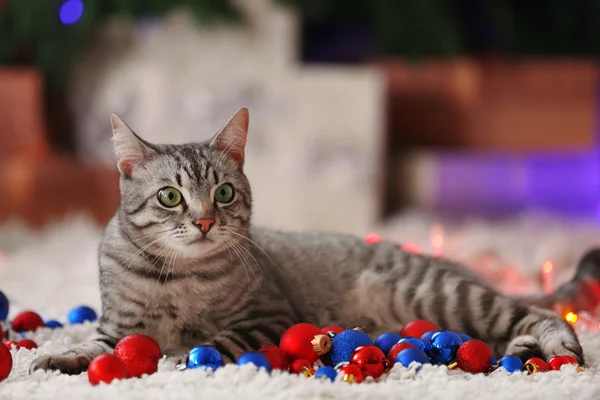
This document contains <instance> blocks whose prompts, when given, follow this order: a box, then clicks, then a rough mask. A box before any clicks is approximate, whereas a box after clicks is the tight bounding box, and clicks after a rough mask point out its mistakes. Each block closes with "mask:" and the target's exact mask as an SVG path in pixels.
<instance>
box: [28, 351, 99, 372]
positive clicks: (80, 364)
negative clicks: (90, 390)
mask: <svg viewBox="0 0 600 400" xmlns="http://www.w3.org/2000/svg"><path fill="white" fill-rule="evenodd" d="M89 365H90V360H89V359H88V358H87V357H86V356H84V355H81V354H75V353H71V352H67V353H63V354H59V355H51V356H43V357H39V358H37V359H35V360H34V361H33V363H32V364H31V366H30V367H29V373H30V374H31V373H33V372H35V371H37V370H44V371H60V372H62V373H63V374H69V375H77V374H80V373H82V372H85V371H86V370H87V369H88V366H89Z"/></svg>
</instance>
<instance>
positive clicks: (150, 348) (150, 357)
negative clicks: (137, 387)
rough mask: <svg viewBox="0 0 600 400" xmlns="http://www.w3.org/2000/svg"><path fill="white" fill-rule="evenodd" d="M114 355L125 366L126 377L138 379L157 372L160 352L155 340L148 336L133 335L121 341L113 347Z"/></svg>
mask: <svg viewBox="0 0 600 400" xmlns="http://www.w3.org/2000/svg"><path fill="white" fill-rule="evenodd" d="M114 355H115V356H117V357H118V358H119V359H120V360H121V361H122V362H123V364H125V368H126V369H127V374H128V376H130V377H134V378H139V377H141V376H142V375H144V374H148V375H151V374H153V373H155V372H156V371H157V370H158V360H160V357H161V352H160V347H159V346H158V343H156V340H154V339H152V338H151V337H150V336H146V335H142V334H135V335H129V336H125V337H124V338H123V339H121V340H120V341H119V343H117V345H116V346H115V350H114Z"/></svg>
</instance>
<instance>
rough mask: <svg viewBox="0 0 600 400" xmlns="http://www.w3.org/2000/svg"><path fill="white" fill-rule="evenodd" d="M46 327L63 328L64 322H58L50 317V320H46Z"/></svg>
mask: <svg viewBox="0 0 600 400" xmlns="http://www.w3.org/2000/svg"><path fill="white" fill-rule="evenodd" d="M46 327H47V328H50V329H57V328H62V327H63V324H61V323H60V322H58V321H57V320H55V319H49V320H48V321H46Z"/></svg>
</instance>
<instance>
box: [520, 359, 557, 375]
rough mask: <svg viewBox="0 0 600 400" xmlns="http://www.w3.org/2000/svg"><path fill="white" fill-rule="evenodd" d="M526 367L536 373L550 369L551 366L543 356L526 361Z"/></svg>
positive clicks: (531, 372) (530, 371)
mask: <svg viewBox="0 0 600 400" xmlns="http://www.w3.org/2000/svg"><path fill="white" fill-rule="evenodd" d="M525 369H526V370H527V372H529V373H530V374H535V373H536V372H546V371H549V370H550V369H551V368H550V366H549V365H548V363H546V361H544V360H542V359H541V358H537V357H533V358H530V359H529V360H527V361H525Z"/></svg>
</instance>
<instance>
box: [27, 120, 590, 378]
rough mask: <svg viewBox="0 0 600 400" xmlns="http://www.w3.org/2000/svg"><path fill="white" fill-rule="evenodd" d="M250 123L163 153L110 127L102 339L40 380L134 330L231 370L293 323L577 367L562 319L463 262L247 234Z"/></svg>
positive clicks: (354, 241) (340, 242)
mask: <svg viewBox="0 0 600 400" xmlns="http://www.w3.org/2000/svg"><path fill="white" fill-rule="evenodd" d="M115 118H116V119H115ZM247 122H248V114H247V110H245V109H242V110H241V111H240V112H238V113H237V114H236V115H235V116H234V117H233V118H232V120H231V121H229V122H228V124H227V125H226V126H225V127H224V128H223V130H221V132H220V133H219V134H218V135H217V136H216V137H215V139H214V140H212V141H211V142H209V143H200V144H187V145H180V146H166V145H154V144H149V143H147V142H144V141H143V140H142V139H140V138H138V137H137V136H136V135H135V134H134V133H133V132H131V131H130V130H129V128H127V126H126V125H125V124H124V123H123V122H122V121H120V119H118V118H117V117H113V129H114V135H115V144H116V150H117V151H116V152H117V156H118V159H119V160H118V161H119V169H120V171H121V181H120V185H121V204H120V206H119V209H118V211H117V213H116V214H115V216H114V217H113V219H112V220H111V221H110V223H109V224H108V226H107V228H106V232H105V235H104V238H103V241H102V244H101V248H100V253H99V254H100V257H99V265H100V289H101V295H102V305H103V309H102V316H101V318H100V323H99V327H98V331H97V335H96V336H95V337H94V338H93V340H92V341H90V342H88V343H85V344H83V345H80V346H79V347H76V348H74V349H73V350H70V351H69V352H66V353H63V354H60V355H53V356H46V357H42V358H39V359H37V360H36V361H35V362H34V363H33V365H32V367H31V369H32V370H35V369H56V370H60V371H63V372H67V373H79V372H81V371H83V370H85V369H86V368H87V366H88V364H89V362H90V361H91V360H92V359H93V358H94V357H96V356H97V355H99V354H102V353H105V352H110V351H112V348H113V347H114V346H115V344H116V343H117V341H118V340H119V339H121V338H122V337H124V336H126V335H129V334H132V333H144V334H147V335H150V336H152V337H153V338H155V339H156V340H157V341H158V343H159V344H160V346H161V349H162V351H163V353H164V354H166V355H168V356H170V357H176V358H177V359H180V360H183V359H184V358H185V354H186V353H187V351H188V350H189V349H190V348H192V347H193V346H197V345H200V344H208V345H212V346H214V347H216V348H217V349H218V350H219V351H220V352H221V354H222V355H223V356H224V358H225V360H226V361H229V362H231V361H234V360H235V359H236V357H238V356H239V355H240V354H242V353H244V352H246V351H249V350H256V349H258V348H260V347H261V346H265V345H270V344H278V342H279V338H280V336H281V334H282V333H283V332H284V331H285V329H286V328H287V327H289V326H290V325H292V324H294V323H297V322H302V321H306V322H311V323H313V324H316V325H318V326H325V325H341V326H344V327H349V328H350V327H353V326H364V327H365V328H366V330H368V331H369V332H370V333H372V334H373V335H377V334H379V333H382V332H384V331H389V330H399V329H401V327H402V325H403V324H405V323H406V322H408V321H410V320H413V319H416V318H425V319H428V320H431V321H433V322H435V323H436V324H438V325H439V326H440V328H442V329H451V330H455V331H462V332H465V333H467V334H469V335H471V336H473V337H477V338H481V339H483V340H485V341H488V342H491V343H493V345H494V346H493V347H494V350H495V351H496V353H497V355H501V354H503V353H504V352H508V353H511V354H516V355H518V356H520V357H522V358H526V357H529V356H531V355H543V356H545V357H551V356H554V355H571V356H573V357H575V358H577V359H578V360H579V361H580V362H581V363H583V361H584V360H583V354H582V350H581V346H580V345H579V343H578V340H577V337H576V335H575V333H574V332H573V330H572V329H571V327H570V326H569V325H568V324H567V323H566V322H565V321H563V320H562V319H560V318H559V317H558V316H556V315H555V314H553V313H551V312H549V311H546V310H543V309H541V308H536V307H534V306H529V305H524V304H522V303H520V302H517V301H516V300H513V299H511V298H508V297H505V296H502V295H500V294H498V293H497V292H495V291H494V290H493V289H492V288H490V287H489V286H488V285H487V284H485V283H484V282H482V281H481V280H480V279H479V278H478V277H477V276H475V275H474V274H472V273H471V272H469V271H467V270H466V269H464V268H462V267H461V266H459V265H456V264H453V263H451V262H449V261H445V260H440V259H437V258H432V257H427V256H424V255H416V254H412V253H408V252H406V251H403V250H402V249H401V248H399V247H398V246H397V245H395V244H393V243H390V242H385V241H384V242H381V243H377V244H373V245H367V244H365V243H364V241H363V240H362V239H360V238H357V237H353V236H347V235H340V234H326V233H294V232H278V231H272V230H266V229H260V228H255V227H252V226H251V225H250V217H251V202H252V195H251V190H250V185H249V183H248V180H247V179H246V177H245V175H244V174H243V162H244V154H243V145H244V144H245V134H246V129H247ZM223 183H230V184H232V185H233V187H234V189H235V195H234V199H233V201H232V202H231V203H229V204H219V203H217V202H215V201H214V200H213V197H214V192H215V189H216V188H217V187H219V185H221V184H223ZM167 186H168V187H174V188H177V189H178V190H180V192H181V193H182V195H183V198H184V202H183V203H182V204H181V205H179V206H177V207H172V208H169V207H165V206H162V205H161V204H160V202H159V201H158V200H157V191H159V190H160V189H161V188H164V187H167ZM208 216H210V217H214V218H215V221H216V222H215V225H214V227H213V228H212V229H211V230H210V231H209V232H208V233H207V234H206V235H203V234H202V233H201V231H200V230H199V229H198V228H197V227H196V226H194V224H193V221H195V220H197V219H199V218H205V217H208Z"/></svg>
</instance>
